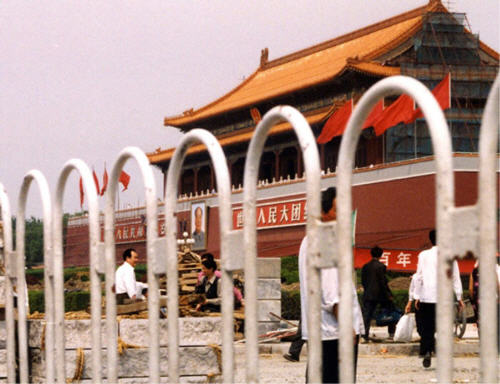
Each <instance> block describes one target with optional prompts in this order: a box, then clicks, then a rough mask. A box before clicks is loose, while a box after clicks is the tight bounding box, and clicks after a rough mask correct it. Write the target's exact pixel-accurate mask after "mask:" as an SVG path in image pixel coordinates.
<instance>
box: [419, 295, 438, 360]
mask: <svg viewBox="0 0 500 384" xmlns="http://www.w3.org/2000/svg"><path fill="white" fill-rule="evenodd" d="M419 312H420V320H421V332H422V333H421V335H420V336H421V339H420V354H421V355H425V354H426V353H427V352H429V353H432V352H434V350H435V347H436V339H435V338H434V334H435V333H436V304H435V303H420V304H419Z"/></svg>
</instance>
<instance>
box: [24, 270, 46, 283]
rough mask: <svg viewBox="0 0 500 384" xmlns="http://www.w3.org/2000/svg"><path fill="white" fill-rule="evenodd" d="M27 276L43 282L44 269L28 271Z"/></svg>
mask: <svg viewBox="0 0 500 384" xmlns="http://www.w3.org/2000/svg"><path fill="white" fill-rule="evenodd" d="M26 276H33V277H35V278H37V279H38V280H40V281H43V268H37V269H27V270H26Z"/></svg>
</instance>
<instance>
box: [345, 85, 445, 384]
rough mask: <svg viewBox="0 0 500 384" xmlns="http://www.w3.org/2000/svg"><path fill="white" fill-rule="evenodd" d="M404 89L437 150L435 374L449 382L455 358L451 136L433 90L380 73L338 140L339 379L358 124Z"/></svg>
mask: <svg viewBox="0 0 500 384" xmlns="http://www.w3.org/2000/svg"><path fill="white" fill-rule="evenodd" d="M400 93H406V94H408V95H410V96H412V97H413V98H414V99H415V101H416V102H417V104H418V105H419V107H420V108H421V109H422V111H423V114H424V116H425V119H426V120H427V123H428V125H429V131H430V134H431V138H432V144H433V149H434V153H435V160H436V168H437V178H436V179H437V180H436V192H437V193H436V219H437V232H438V244H439V256H438V282H439V286H438V303H439V305H438V307H437V319H439V322H438V324H437V328H438V329H437V332H438V345H437V357H438V380H439V381H440V382H451V378H452V370H453V365H452V358H453V334H452V323H453V319H452V311H453V302H452V293H451V289H452V286H451V278H450V277H447V275H446V269H447V268H449V266H450V265H451V263H452V261H453V254H452V223H451V210H452V208H453V207H454V195H453V185H454V184H453V168H452V156H451V139H450V133H449V130H448V125H447V124H446V120H445V118H444V114H443V111H442V110H441V108H440V107H439V105H438V103H437V101H436V99H435V98H434V97H433V96H432V94H431V92H430V91H429V90H428V89H427V88H426V87H425V86H424V85H423V84H422V83H420V82H419V81H417V80H415V79H413V78H410V77H405V76H393V77H389V78H386V79H383V80H381V81H379V82H378V83H376V84H375V85H373V86H372V87H371V88H370V89H369V90H368V91H367V92H365V94H364V95H363V96H362V97H361V99H360V100H359V102H358V104H357V106H356V108H355V109H354V112H353V114H352V116H351V118H350V119H349V122H348V124H347V128H346V131H345V132H344V135H343V136H342V142H341V145H340V153H339V162H338V167H337V173H338V176H337V177H338V181H337V182H338V194H337V221H338V236H339V242H338V252H339V254H340V255H342V258H341V266H340V271H339V277H340V281H341V286H342V288H341V297H340V306H339V312H340V314H339V316H340V345H339V349H340V351H341V354H340V356H341V357H340V359H341V368H340V372H341V381H342V382H352V381H353V378H354V372H353V370H352V358H353V350H352V341H351V339H352V338H351V336H350V335H351V334H352V331H351V330H350V327H351V324H352V313H351V310H350V308H351V307H352V297H351V295H343V294H342V292H349V289H352V288H350V285H348V284H350V283H351V274H352V244H351V210H352V196H351V188H352V186H351V184H352V170H353V166H354V155H355V151H356V145H357V143H358V139H359V135H360V133H361V127H362V125H363V123H364V121H365V119H366V117H367V116H368V114H369V113H370V111H371V109H372V108H373V106H374V105H375V104H376V102H377V101H378V100H379V99H380V98H382V97H386V96H390V95H394V94H400Z"/></svg>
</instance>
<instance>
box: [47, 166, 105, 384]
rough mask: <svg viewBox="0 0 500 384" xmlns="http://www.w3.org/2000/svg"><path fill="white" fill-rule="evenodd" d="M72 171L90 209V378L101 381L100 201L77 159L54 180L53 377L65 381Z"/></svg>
mask: <svg viewBox="0 0 500 384" xmlns="http://www.w3.org/2000/svg"><path fill="white" fill-rule="evenodd" d="M72 170H76V171H77V172H78V173H79V175H80V177H81V178H82V183H83V187H84V188H85V194H86V196H87V205H88V209H89V221H88V223H89V250H90V270H89V272H90V296H91V305H90V310H91V327H92V330H91V340H92V381H93V382H94V383H100V382H101V381H102V380H101V363H102V356H101V353H102V351H101V312H102V311H101V282H100V279H99V274H98V272H97V269H98V261H99V260H98V258H99V256H101V255H99V254H98V248H99V247H98V246H99V242H100V241H99V240H100V235H101V234H100V227H99V204H98V201H97V192H96V187H95V183H94V179H93V177H92V173H91V172H90V169H89V167H88V166H87V165H86V164H85V163H84V162H83V161H82V160H79V159H72V160H69V161H68V162H67V163H66V164H65V165H64V166H63V169H62V171H61V173H60V175H59V179H58V181H57V189H56V195H55V200H54V216H53V225H54V232H53V233H54V299H55V307H54V311H55V339H56V343H55V345H56V351H55V359H56V361H57V362H58V363H57V365H56V377H57V381H58V382H59V383H65V382H66V369H65V365H66V364H65V358H64V352H65V336H64V312H65V310H64V271H63V268H64V265H63V264H64V263H63V257H64V256H63V255H64V250H63V226H62V224H63V199H64V189H65V187H66V182H67V180H68V177H69V175H70V173H71V171H72Z"/></svg>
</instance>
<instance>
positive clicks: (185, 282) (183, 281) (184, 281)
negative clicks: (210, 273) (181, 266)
mask: <svg viewBox="0 0 500 384" xmlns="http://www.w3.org/2000/svg"><path fill="white" fill-rule="evenodd" d="M197 282H198V279H197V278H194V279H184V278H182V279H181V281H180V284H181V285H196V283H197Z"/></svg>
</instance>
